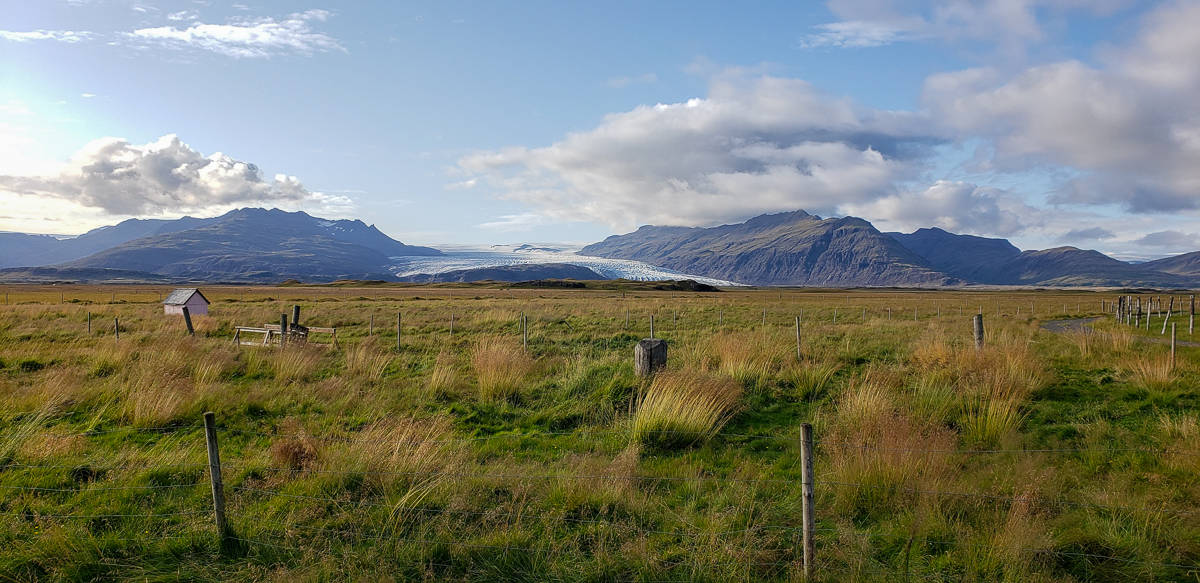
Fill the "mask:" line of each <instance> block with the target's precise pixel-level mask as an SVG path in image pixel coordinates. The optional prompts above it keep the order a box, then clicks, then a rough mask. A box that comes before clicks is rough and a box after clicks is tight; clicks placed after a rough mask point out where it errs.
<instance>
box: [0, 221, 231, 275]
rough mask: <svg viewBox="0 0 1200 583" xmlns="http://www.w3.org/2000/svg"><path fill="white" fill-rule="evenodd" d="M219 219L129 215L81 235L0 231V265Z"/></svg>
mask: <svg viewBox="0 0 1200 583" xmlns="http://www.w3.org/2000/svg"><path fill="white" fill-rule="evenodd" d="M215 220H217V219H215V218H213V219H197V218H193V217H183V218H181V219H174V220H166V219H128V220H125V221H121V222H120V223H117V224H115V225H109V226H106V227H99V228H96V229H92V230H91V231H88V232H86V233H84V234H82V235H80V236H78V237H71V238H68V239H58V238H55V237H51V236H49V235H26V234H23V233H0V250H3V253H0V267H36V266H41V265H52V264H55V263H62V262H64V261H72V260H75V259H80V258H83V257H87V256H88V255H91V254H93V253H97V252H99V251H103V250H105V249H108V248H110V247H115V246H117V245H120V244H122V243H126V242H128V241H133V240H134V239H140V238H142V237H148V236H151V235H160V234H164V233H174V232H177V231H184V230H187V229H193V228H196V227H199V226H203V225H206V224H209V223H211V222H213V221H215Z"/></svg>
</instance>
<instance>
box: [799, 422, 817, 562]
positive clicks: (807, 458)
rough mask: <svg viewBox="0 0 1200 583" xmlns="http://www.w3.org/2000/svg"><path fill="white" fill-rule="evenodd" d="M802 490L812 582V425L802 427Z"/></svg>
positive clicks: (806, 544) (804, 540) (814, 550)
mask: <svg viewBox="0 0 1200 583" xmlns="http://www.w3.org/2000/svg"><path fill="white" fill-rule="evenodd" d="M800 489H801V513H802V518H803V521H804V525H803V529H802V531H801V536H802V541H803V545H804V551H803V552H804V580H805V581H811V580H812V574H813V573H812V572H813V555H814V553H815V552H816V545H815V544H813V531H814V530H815V529H816V522H817V521H816V516H815V513H814V512H813V435H812V424H811V423H804V424H802V425H801V426H800Z"/></svg>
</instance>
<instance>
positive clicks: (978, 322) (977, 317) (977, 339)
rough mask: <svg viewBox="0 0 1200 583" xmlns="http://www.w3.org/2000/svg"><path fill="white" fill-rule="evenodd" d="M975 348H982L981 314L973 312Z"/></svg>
mask: <svg viewBox="0 0 1200 583" xmlns="http://www.w3.org/2000/svg"><path fill="white" fill-rule="evenodd" d="M975 350H983V314H975Z"/></svg>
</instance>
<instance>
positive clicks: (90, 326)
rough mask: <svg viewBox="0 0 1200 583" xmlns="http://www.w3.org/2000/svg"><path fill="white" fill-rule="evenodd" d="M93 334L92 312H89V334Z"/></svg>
mask: <svg viewBox="0 0 1200 583" xmlns="http://www.w3.org/2000/svg"><path fill="white" fill-rule="evenodd" d="M91 335H92V313H91V312H88V336H91Z"/></svg>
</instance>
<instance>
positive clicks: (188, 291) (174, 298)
mask: <svg viewBox="0 0 1200 583" xmlns="http://www.w3.org/2000/svg"><path fill="white" fill-rule="evenodd" d="M193 294H199V295H200V299H202V300H204V303H206V304H210V303H212V302H210V301H208V298H206V297H204V294H202V293H200V290H198V289H196V288H194V287H181V288H179V289H177V290H175V291H173V292H171V295H169V296H167V299H165V300H163V303H164V304H166V305H168V306H182V305H184V304H186V303H187V301H188V300H190V299H192V295H193Z"/></svg>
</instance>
